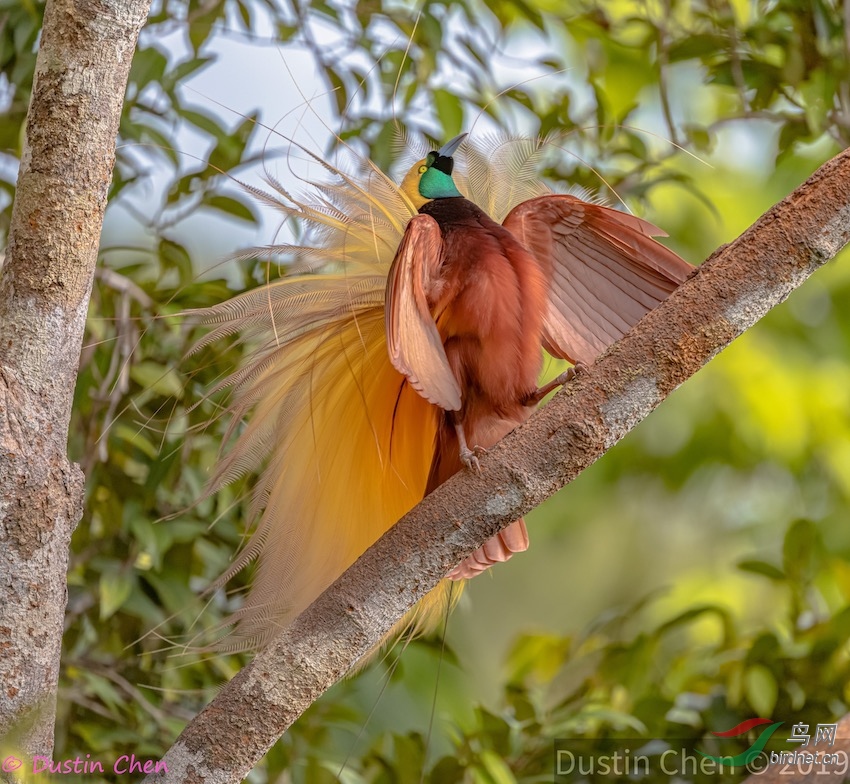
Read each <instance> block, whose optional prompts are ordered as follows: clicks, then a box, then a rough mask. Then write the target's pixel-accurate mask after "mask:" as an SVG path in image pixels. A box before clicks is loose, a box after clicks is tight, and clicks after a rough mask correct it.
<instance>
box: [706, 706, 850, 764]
mask: <svg viewBox="0 0 850 784" xmlns="http://www.w3.org/2000/svg"><path fill="white" fill-rule="evenodd" d="M783 723H784V722H781V721H773V720H772V719H747V720H746V721H742V722H741V723H740V724H738V725H737V726H735V727H732V729H730V730H725V731H723V732H712V733H711V734H712V735H714V736H715V737H717V738H739V737H741V736H742V735H746V734H747V733H748V732H749V731H750V730H753V729H755V728H756V727H763V729H762V730H760V732H759V736H758V737H757V738H756V739H755V741H753V743H752V744H750V747H749V748H748V749H747V750H746V751H742V752H741V753H740V754H736V755H734V756H726V757H723V756H714V755H712V754H706V753H705V752H704V751H700V750H699V749H697V752H699V753H700V754H702V756H703V757H705V758H707V759H710V760H713V761H714V762H717V763H718V764H720V765H724V766H727V767H730V768H735V767H745V768H747V769H748V770H749V771H750V772H751V773H760V772H761V771H762V770H763V769H764V767H766V766H767V765H784V766H801V765H808V766H814V765H819V766H822V767H824V768H826V767H829V766H833V765H836V764H837V763H841V762H843V763H844V765H845V770H844V772H845V773H846V772H847V770H846V765H847V759H846V754H845V753H844V752H840V753H835V754H833V753H831V752H830V750H829V749H830V748H831V747H832V746H833V745H834V744H835V735H836V730H837V729H838V724H837V723H835V724H818V725H817V726H816V728H815V732H814V739H813V738H812V734H811V733H810V732H809V725H808V724H803V723H797V724H794V725H793V726H792V727H791V735H790V736H789V737H788V738H786V742H787V743H795V744H798V748H796V749H793V750H792V751H771V752H770V754H766V753H765V752H764V747H765V746H766V745H767V742H768V741H769V740H770V739H771V737H772V736H773V734H774V733H775V732H776V731H777V730H778V729H779V728H780V727H781V726H782V724H783ZM810 742H811V745H810ZM819 745H820V746H821V748H815V747H817V746H819ZM839 758H840V759H839ZM759 763H761V764H759Z"/></svg>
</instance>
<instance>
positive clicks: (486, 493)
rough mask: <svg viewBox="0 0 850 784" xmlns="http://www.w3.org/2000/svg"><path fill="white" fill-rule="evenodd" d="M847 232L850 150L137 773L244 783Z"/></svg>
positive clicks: (396, 538)
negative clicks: (459, 576)
mask: <svg viewBox="0 0 850 784" xmlns="http://www.w3.org/2000/svg"><path fill="white" fill-rule="evenodd" d="M848 241H850V151H845V152H844V153H842V154H840V155H838V156H837V157H836V158H833V159H832V160H831V161H829V162H828V163H826V164H825V165H824V166H822V167H821V168H820V169H819V170H818V171H817V172H816V173H815V174H814V175H813V176H812V177H811V178H810V179H809V180H808V181H807V182H806V183H805V184H804V185H802V186H801V187H800V188H798V189H797V190H796V191H794V192H793V193H792V194H791V195H790V196H788V197H787V198H786V199H784V200H783V201H782V202H780V203H779V204H777V205H776V206H775V207H773V208H772V209H771V210H769V211H768V212H767V213H765V215H763V216H762V217H761V218H760V219H759V220H758V221H757V222H756V223H755V224H754V225H753V226H752V227H751V228H750V229H748V230H747V231H746V232H745V233H744V234H743V235H741V237H739V238H738V239H737V240H736V241H735V242H733V243H732V244H730V245H727V246H725V247H723V248H721V249H720V250H719V251H717V252H716V253H715V254H714V255H713V256H712V257H711V258H710V259H709V260H708V261H707V262H706V263H705V264H703V265H702V266H701V267H700V268H699V270H698V271H697V272H696V273H695V274H694V275H692V276H691V278H690V279H689V280H687V281H686V282H685V283H684V284H683V285H682V286H681V287H680V288H679V289H678V290H677V291H676V292H674V293H673V295H672V296H671V297H670V298H669V299H668V300H667V301H665V302H664V303H662V304H661V305H660V306H659V307H658V308H656V309H655V310H654V311H653V312H652V313H650V314H649V315H647V316H646V317H645V318H644V319H643V320H642V321H641V322H640V323H639V324H638V325H637V326H636V327H635V328H634V329H633V330H632V331H631V332H630V333H629V334H628V335H626V336H625V337H624V338H623V339H622V340H621V341H619V342H618V343H617V344H615V345H614V346H612V347H611V348H610V349H609V350H608V351H607V352H606V353H605V354H604V355H603V356H602V357H600V358H599V359H598V360H597V361H596V363H595V364H594V365H593V367H592V368H591V369H590V371H589V372H588V373H586V374H582V375H581V376H580V377H579V378H577V379H576V380H575V381H574V382H572V383H570V384H569V385H568V386H567V388H565V389H564V390H562V391H561V392H559V393H558V394H557V395H556V396H555V397H554V398H553V399H552V401H551V402H550V403H549V405H547V406H546V407H545V408H543V409H542V410H540V411H538V412H537V413H536V414H535V415H534V416H533V417H532V418H531V419H530V420H529V421H528V422H527V423H526V424H525V425H523V426H522V427H520V428H518V429H517V430H516V431H514V432H513V433H512V434H511V435H509V436H508V437H507V438H505V439H504V440H503V441H502V442H501V443H500V444H498V445H497V446H496V447H495V448H494V449H493V450H491V452H490V453H489V454H488V455H487V456H486V457H485V458H484V459H483V460H482V461H481V467H482V473H481V474H480V475H473V474H471V473H464V474H462V475H458V476H455V477H454V478H452V479H451V480H450V481H448V482H447V483H446V484H444V485H441V486H440V487H439V488H438V489H437V490H436V491H435V492H434V493H432V494H431V495H429V496H428V497H427V498H425V499H424V500H423V501H422V503H420V504H419V505H418V506H417V507H416V508H415V509H413V510H412V511H411V512H410V513H408V514H407V515H405V517H404V518H402V520H400V521H399V522H398V523H397V524H396V525H395V526H394V527H393V528H392V529H391V530H390V531H389V532H388V533H387V534H386V535H385V536H384V537H383V538H382V539H381V540H380V541H379V542H377V543H376V544H375V545H374V546H373V547H371V548H370V549H369V550H368V552H366V553H365V554H364V555H363V556H362V557H361V558H360V559H359V560H358V561H357V563H355V564H354V566H352V567H351V568H350V569H349V570H348V571H347V572H346V573H345V574H344V575H342V577H340V578H339V580H337V581H336V583H334V585H333V586H331V587H330V588H329V589H328V590H327V591H326V592H325V593H324V594H323V595H322V596H320V597H319V598H318V599H317V600H316V602H314V603H313V605H311V606H310V607H309V608H308V609H307V610H306V611H305V612H304V613H302V614H301V615H300V616H299V617H298V618H297V619H296V620H295V621H294V622H293V623H292V624H291V625H290V626H289V627H287V628H286V629H284V630H283V631H282V633H281V634H280V635H279V636H278V637H277V638H276V640H275V641H274V642H273V643H271V644H270V645H269V646H268V647H267V648H266V649H264V650H263V651H261V652H260V653H259V654H258V655H257V656H256V658H255V659H254V661H253V662H252V663H251V664H250V665H248V666H247V667H246V668H245V669H243V670H242V671H241V672H240V673H239V674H238V675H237V676H236V677H235V678H234V679H233V680H232V681H231V682H230V683H229V684H228V685H227V686H225V687H224V689H222V691H221V693H220V694H219V695H218V696H217V697H216V698H215V699H214V700H213V702H212V703H210V705H208V706H207V707H206V708H205V709H204V710H203V711H202V712H201V713H200V714H199V715H198V716H197V717H196V719H195V720H194V721H193V722H191V723H190V724H189V726H187V727H186V729H185V730H184V731H183V733H182V734H181V735H180V737H179V738H178V739H177V741H176V743H175V744H174V746H173V747H172V748H171V749H170V750H169V751H168V753H167V754H166V756H165V757H164V759H163V762H164V763H165V765H166V766H167V768H168V772H167V773H166V772H165V771H162V772H160V773H156V774H152V775H151V776H149V777H148V779H146V781H169V782H172V781H173V782H177V781H181V782H182V781H186V782H189V781H199V780H203V781H205V782H206V784H213V783H217V782H238V781H241V780H242V778H243V777H244V776H245V775H246V774H247V773H248V771H249V770H251V768H252V767H253V766H254V765H255V764H256V763H257V761H258V760H259V759H260V758H261V757H262V755H263V754H264V753H265V752H266V751H267V750H268V748H269V747H270V746H271V745H272V744H273V743H274V742H275V741H276V740H277V738H278V737H280V735H282V734H283V732H285V731H286V729H287V728H288V727H289V726H290V725H291V724H292V723H293V722H294V721H295V719H297V718H298V717H299V716H300V715H301V713H302V712H303V711H304V710H305V709H306V708H307V707H309V705H310V704H312V702H313V701H314V700H316V698H318V697H319V696H320V695H321V694H322V693H323V692H324V691H325V690H326V689H327V688H329V687H330V686H331V685H332V684H333V683H335V682H336V681H337V680H339V679H340V678H341V677H343V676H344V675H345V674H346V673H347V672H348V671H349V670H350V668H351V667H352V666H353V665H354V664H356V663H357V661H358V660H359V659H360V658H361V657H362V656H364V655H365V654H366V653H368V652H369V651H370V650H371V649H372V648H373V647H374V646H375V645H376V644H377V643H378V642H379V641H380V640H381V639H382V638H383V636H384V635H385V634H386V633H387V632H388V631H389V630H390V628H391V627H392V626H393V624H394V623H395V622H396V621H398V619H399V618H401V616H402V615H403V614H404V613H405V612H406V611H407V610H408V609H409V608H410V607H411V606H412V605H413V604H414V603H415V602H416V601H417V600H418V599H419V598H421V597H422V596H423V595H424V594H425V593H426V592H427V591H428V590H430V589H431V588H433V587H434V585H435V584H436V583H437V582H438V580H439V579H440V578H441V577H442V575H444V574H445V573H446V572H447V571H448V570H449V569H450V568H451V567H453V566H454V565H455V564H457V563H458V562H460V561H461V560H462V559H463V558H464V557H466V556H467V555H469V554H470V553H471V552H472V551H473V550H474V549H476V548H477V547H479V546H480V545H481V544H482V543H483V542H485V541H486V540H487V539H488V538H490V537H491V536H493V535H494V534H495V533H496V532H497V531H498V530H500V529H501V528H503V527H504V526H506V525H507V524H508V523H510V522H511V521H513V520H515V519H516V518H518V517H520V516H521V515H523V514H525V513H527V512H528V511H529V510H530V509H532V508H534V507H535V506H537V505H538V504H540V503H541V502H542V501H544V500H545V499H546V498H548V497H549V496H550V495H552V493H554V492H555V491H556V490H558V489H560V488H561V487H563V486H564V485H565V484H567V483H568V482H570V481H572V480H573V479H574V478H575V477H576V476H578V474H579V473H581V471H583V470H584V469H585V468H587V467H588V466H589V465H591V464H592V463H593V462H595V461H596V460H597V459H598V458H599V457H601V456H602V455H603V454H604V453H605V452H606V451H607V450H608V449H610V448H611V447H612V446H613V445H614V444H616V443H617V441H619V440H620V439H621V438H622V437H623V436H624V435H626V433H628V432H629V431H630V430H631V429H632V428H633V427H635V425H637V424H638V423H639V422H640V421H641V420H642V419H643V418H644V417H646V416H647V414H649V413H650V411H652V410H653V409H654V408H655V407H656V406H657V405H658V404H659V403H660V402H661V401H662V400H663V399H664V398H665V397H667V395H669V394H670V392H672V391H673V390H674V389H675V388H676V387H677V386H678V385H679V384H681V383H682V382H683V381H685V380H686V379H688V378H689V377H690V376H692V375H693V374H694V373H696V372H697V370H699V369H700V368H701V367H702V366H703V365H704V364H705V363H706V362H708V361H709V360H710V359H711V358H712V357H713V356H715V355H716V354H717V353H718V352H719V351H721V350H722V349H723V348H725V347H726V346H727V345H729V343H731V341H732V340H734V339H735V338H736V337H737V336H738V335H740V334H741V333H742V332H744V331H745V330H747V329H748V328H749V327H751V326H752V325H753V324H755V323H756V322H757V321H758V320H759V319H760V318H761V317H762V316H764V315H765V313H767V312H768V311H769V310H770V309H771V308H772V307H774V306H775V305H777V304H778V303H780V302H782V301H783V300H784V299H785V298H786V297H787V296H788V295H789V294H790V293H791V291H793V290H794V289H795V288H796V287H797V286H799V285H800V284H801V283H803V281H804V280H806V278H807V277H808V276H809V275H811V274H812V273H813V272H814V271H815V270H816V269H818V268H819V267H820V266H822V265H823V264H824V263H825V262H826V261H828V260H829V259H831V258H832V257H833V256H835V255H836V254H837V253H838V252H839V250H841V248H842V247H843V246H844V245H845V244H846V243H847V242H848Z"/></svg>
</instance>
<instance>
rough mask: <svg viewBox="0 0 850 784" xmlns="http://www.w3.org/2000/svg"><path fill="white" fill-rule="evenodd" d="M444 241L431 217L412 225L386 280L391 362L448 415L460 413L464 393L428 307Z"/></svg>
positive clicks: (413, 220) (421, 217)
mask: <svg viewBox="0 0 850 784" xmlns="http://www.w3.org/2000/svg"><path fill="white" fill-rule="evenodd" d="M442 246H443V240H442V237H441V235H440V227H439V226H438V225H437V221H435V220H434V219H433V218H432V217H430V216H428V215H417V216H415V217H413V218H411V219H410V222H409V223H408V224H407V229H406V230H405V232H404V237H403V238H402V241H401V245H399V248H398V252H397V253H396V256H395V259H394V260H393V263H392V266H391V267H390V273H389V276H388V278H387V296H386V305H385V313H386V327H387V348H388V350H389V354H390V361H391V362H392V363H393V366H394V367H395V369H396V370H398V372H399V373H402V374H404V375H405V376H407V380H408V381H409V382H410V385H411V386H412V387H413V388H414V389H415V390H416V391H417V392H419V394H421V395H422V396H423V397H424V398H426V399H427V400H429V401H430V402H432V403H434V404H435V405H438V406H440V407H441V408H443V409H445V410H447V411H457V410H458V409H459V408H460V387H459V386H458V383H457V380H456V379H455V376H454V373H452V370H451V367H449V361H448V359H447V357H446V352H445V350H444V349H443V341H442V339H441V338H440V333H439V332H438V331H437V325H436V324H435V323H434V318H433V316H432V315H431V310H430V307H429V305H428V295H429V294H430V293H432V292H433V290H434V287H435V285H436V284H437V282H438V275H439V271H440V256H441V251H442Z"/></svg>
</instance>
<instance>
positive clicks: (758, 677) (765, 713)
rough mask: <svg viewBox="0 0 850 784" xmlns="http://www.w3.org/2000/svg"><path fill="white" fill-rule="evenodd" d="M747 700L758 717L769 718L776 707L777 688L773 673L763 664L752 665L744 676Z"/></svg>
mask: <svg viewBox="0 0 850 784" xmlns="http://www.w3.org/2000/svg"><path fill="white" fill-rule="evenodd" d="M744 690H745V693H746V695H747V700H748V701H749V703H750V705H752V707H753V710H754V711H755V712H756V714H757V715H758V716H762V717H764V718H769V717H770V716H771V715H772V714H773V709H774V708H775V707H776V699H777V697H778V696H779V687H778V686H777V684H776V678H774V677H773V673H772V672H771V671H770V670H769V669H767V667H765V666H764V665H763V664H754V665H752V666H751V667H748V668H747V671H746V673H745V674H744Z"/></svg>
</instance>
